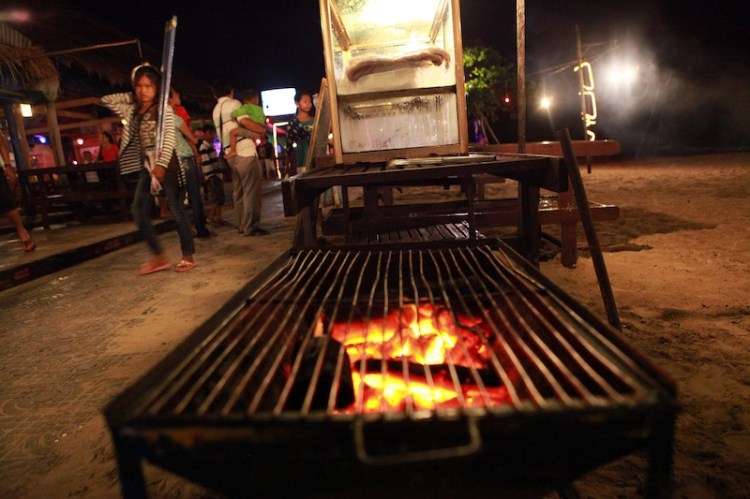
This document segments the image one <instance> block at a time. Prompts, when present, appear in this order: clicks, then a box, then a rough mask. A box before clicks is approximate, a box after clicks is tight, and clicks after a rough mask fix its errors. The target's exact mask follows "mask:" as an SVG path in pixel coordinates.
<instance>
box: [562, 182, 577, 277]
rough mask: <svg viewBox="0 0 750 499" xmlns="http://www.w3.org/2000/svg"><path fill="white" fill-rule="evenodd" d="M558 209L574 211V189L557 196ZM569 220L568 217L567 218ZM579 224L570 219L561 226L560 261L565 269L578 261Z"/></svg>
mask: <svg viewBox="0 0 750 499" xmlns="http://www.w3.org/2000/svg"><path fill="white" fill-rule="evenodd" d="M557 209H558V210H563V211H570V210H572V209H573V188H572V187H571V188H568V190H567V191H565V192H561V193H560V194H559V195H558V196H557ZM566 218H567V217H566ZM577 232H578V223H577V222H576V219H575V218H572V217H571V218H570V219H569V220H567V221H565V220H564V221H563V222H562V223H561V224H560V233H561V234H560V241H561V243H562V247H561V248H560V250H561V252H562V253H561V255H560V259H561V261H562V264H563V266H564V267H567V268H569V269H570V268H573V267H575V266H576V262H577V261H578V235H577Z"/></svg>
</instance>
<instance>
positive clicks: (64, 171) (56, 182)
mask: <svg viewBox="0 0 750 499" xmlns="http://www.w3.org/2000/svg"><path fill="white" fill-rule="evenodd" d="M18 176H19V178H21V179H24V178H25V179H26V180H27V181H28V184H29V192H30V195H31V199H30V201H31V203H32V204H33V205H34V208H35V209H36V210H37V211H38V213H40V214H41V216H42V224H43V225H44V228H45V229H49V228H50V213H51V212H55V211H60V210H66V211H73V212H74V213H76V215H77V216H78V218H79V219H85V217H86V214H87V213H88V212H89V210H88V209H87V208H90V207H92V206H93V205H94V204H95V203H99V202H106V201H116V202H117V209H118V211H119V214H120V217H121V218H122V219H123V220H127V219H128V216H129V209H128V207H129V205H130V202H131V201H132V199H133V192H134V186H127V185H126V184H125V182H124V180H123V179H122V177H121V176H120V167H119V165H118V163H117V162H116V161H112V162H107V163H86V164H80V165H69V166H54V167H51V168H34V169H31V170H20V171H19V172H18ZM94 178H95V179H96V180H97V181H95V182H94V181H92V180H93V179H94Z"/></svg>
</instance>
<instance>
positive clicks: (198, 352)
mask: <svg viewBox="0 0 750 499" xmlns="http://www.w3.org/2000/svg"><path fill="white" fill-rule="evenodd" d="M286 268H287V272H286V275H287V277H288V276H289V275H290V274H291V273H292V271H293V268H292V267H291V266H289V267H286ZM283 271H284V268H282V269H279V272H277V276H278V275H279V274H282V273H283ZM280 280H281V282H284V281H286V278H281V279H280ZM258 291H259V292H262V291H263V290H262V289H261V290H258ZM249 315H250V314H249V310H246V311H243V313H242V314H241V316H240V317H238V318H237V319H236V320H234V321H233V322H232V323H231V324H229V325H227V326H225V327H223V328H221V329H217V330H215V331H213V332H212V333H211V334H210V335H209V336H208V337H207V338H206V339H205V340H204V341H202V342H201V343H200V345H198V346H197V347H196V348H195V349H194V350H193V351H192V352H191V353H189V354H188V355H186V356H185V358H184V359H183V360H182V361H181V362H180V364H179V365H178V366H177V367H176V368H175V369H174V370H173V371H171V372H170V373H169V375H168V376H166V377H165V379H164V381H163V382H162V383H160V384H159V385H158V386H156V387H154V389H153V390H152V391H151V393H150V396H149V397H148V398H146V399H145V401H144V403H143V404H142V405H141V409H139V410H138V412H141V411H148V413H149V414H150V415H152V416H154V415H157V414H158V413H159V412H161V410H162V409H163V408H164V407H166V406H167V404H168V403H169V401H170V399H171V398H172V397H173V396H174V395H175V394H176V393H177V392H179V391H180V390H181V389H184V388H185V387H186V386H188V385H189V383H190V382H191V379H192V376H194V375H195V373H196V372H198V371H199V370H201V369H202V368H203V366H204V365H205V362H206V361H207V359H208V358H210V356H211V355H212V354H213V353H214V352H215V351H217V350H218V348H219V347H220V346H221V345H222V344H223V343H224V342H225V341H226V339H227V338H228V337H229V336H230V335H231V334H232V333H233V332H234V331H235V330H236V328H237V327H238V326H240V325H241V324H243V323H245V322H246V321H247V318H248V316H249Z"/></svg>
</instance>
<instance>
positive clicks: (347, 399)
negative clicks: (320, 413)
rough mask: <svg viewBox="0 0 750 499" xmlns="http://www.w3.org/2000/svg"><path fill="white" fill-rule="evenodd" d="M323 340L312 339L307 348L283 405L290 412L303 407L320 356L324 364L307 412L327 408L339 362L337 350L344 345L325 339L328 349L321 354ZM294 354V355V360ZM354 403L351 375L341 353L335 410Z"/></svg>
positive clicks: (347, 358)
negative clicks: (341, 361) (341, 359)
mask: <svg viewBox="0 0 750 499" xmlns="http://www.w3.org/2000/svg"><path fill="white" fill-rule="evenodd" d="M325 342H326V338H320V337H316V338H312V339H311V341H310V343H309V344H308V346H307V349H306V350H305V352H304V354H303V358H302V363H301V364H300V366H299V372H298V373H297V378H296V380H295V382H294V386H293V387H292V390H291V392H290V393H289V398H288V400H287V403H286V408H287V409H289V410H300V409H302V405H303V404H304V401H305V397H306V396H307V392H308V390H309V389H310V388H311V385H312V383H313V376H314V374H315V365H316V364H317V362H318V358H319V357H320V356H321V355H322V356H323V365H322V367H321V370H320V376H319V377H318V380H317V385H316V386H315V387H314V388H313V389H314V390H315V394H314V395H313V398H312V401H311V404H310V409H311V410H325V409H326V408H327V407H328V398H329V397H330V394H331V390H332V388H333V384H334V382H335V379H334V378H335V375H336V364H337V362H338V355H339V350H341V349H342V348H343V345H342V344H341V343H339V342H338V341H336V340H333V339H328V348H327V349H326V350H325V352H324V351H323V348H324V345H325ZM296 356H297V354H295V358H296ZM353 402H354V387H353V385H352V373H351V369H350V361H349V356H348V355H347V354H346V351H344V358H343V365H342V366H341V376H340V377H339V382H338V392H337V394H336V404H335V407H336V408H337V409H342V408H344V407H347V406H349V405H351V404H352V403H353Z"/></svg>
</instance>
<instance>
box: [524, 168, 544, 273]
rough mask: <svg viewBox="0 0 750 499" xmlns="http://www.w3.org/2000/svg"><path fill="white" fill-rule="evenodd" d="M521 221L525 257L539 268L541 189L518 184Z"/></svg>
mask: <svg viewBox="0 0 750 499" xmlns="http://www.w3.org/2000/svg"><path fill="white" fill-rule="evenodd" d="M518 199H519V207H520V210H519V214H518V217H519V220H518V237H519V239H521V241H523V245H524V247H525V251H524V253H525V254H524V256H525V257H526V259H527V260H529V261H530V262H531V263H532V264H534V265H535V266H537V267H538V266H539V251H540V247H541V237H542V233H541V229H540V228H539V187H534V186H530V185H528V184H527V183H526V182H519V183H518Z"/></svg>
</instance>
